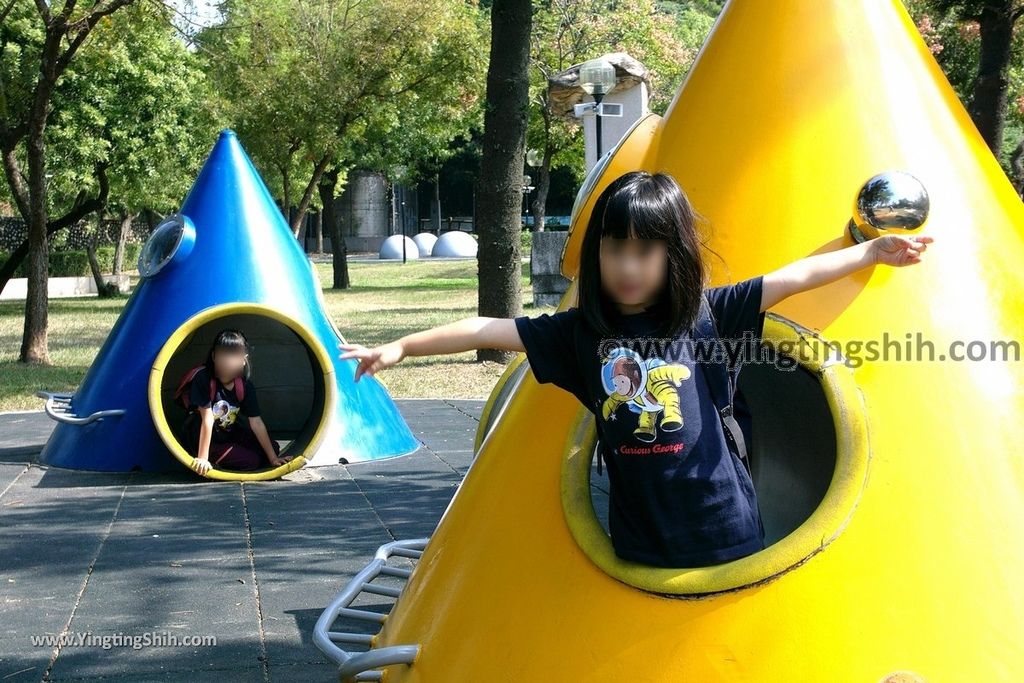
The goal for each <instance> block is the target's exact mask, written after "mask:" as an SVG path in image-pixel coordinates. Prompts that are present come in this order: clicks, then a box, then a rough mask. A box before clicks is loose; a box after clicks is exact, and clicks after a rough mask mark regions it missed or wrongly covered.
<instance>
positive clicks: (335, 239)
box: [317, 169, 351, 289]
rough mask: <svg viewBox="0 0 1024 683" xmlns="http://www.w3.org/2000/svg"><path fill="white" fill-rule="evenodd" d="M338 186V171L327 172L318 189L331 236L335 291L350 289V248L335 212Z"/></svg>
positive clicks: (325, 221)
mask: <svg viewBox="0 0 1024 683" xmlns="http://www.w3.org/2000/svg"><path fill="white" fill-rule="evenodd" d="M337 186H338V170H337V169H331V170H330V171H325V172H324V174H323V176H322V177H321V180H320V184H319V185H318V186H317V188H318V189H319V191H320V203H321V204H322V205H323V207H324V209H323V212H324V226H325V228H326V230H327V234H328V235H330V236H331V264H332V266H333V270H334V284H333V285H332V288H333V289H348V287H349V285H350V284H351V283H350V282H349V279H348V248H347V247H346V246H345V236H344V235H343V234H342V230H341V225H340V224H339V222H338V215H337V214H338V212H337V211H335V210H334V191H335V188H336V187H337Z"/></svg>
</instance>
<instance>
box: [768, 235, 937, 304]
mask: <svg viewBox="0 0 1024 683" xmlns="http://www.w3.org/2000/svg"><path fill="white" fill-rule="evenodd" d="M934 241H935V240H934V239H933V238H932V237H930V236H928V235H912V236H903V235H883V236H881V237H876V238H875V239H872V240H868V241H866V242H861V243H859V244H855V245H853V246H850V247H845V248H843V249H837V250H836V251H829V252H825V253H823V254H814V255H813V256H808V257H806V258H802V259H800V260H798V261H793V262H792V263H787V264H786V265H784V266H782V267H781V268H779V269H777V270H773V271H772V272H770V273H767V274H766V275H765V276H764V282H763V287H762V293H761V310H762V311H766V310H768V309H769V308H771V307H772V306H774V305H775V304H777V303H779V302H780V301H782V300H783V299H785V298H786V297H789V296H792V295H794V294H797V293H798V292H803V291H806V290H808V289H814V288H815V287H820V286H821V285H824V284H828V283H829V282H833V281H835V280H838V279H840V278H842V277H845V276H847V275H849V274H850V273H853V272H856V271H858V270H860V269H861V268H867V267H868V266H873V265H877V264H884V265H889V266H897V267H900V266H909V265H912V264H914V263H920V262H921V254H923V253H924V251H925V249H927V248H928V245H929V244H930V243H931V242H934Z"/></svg>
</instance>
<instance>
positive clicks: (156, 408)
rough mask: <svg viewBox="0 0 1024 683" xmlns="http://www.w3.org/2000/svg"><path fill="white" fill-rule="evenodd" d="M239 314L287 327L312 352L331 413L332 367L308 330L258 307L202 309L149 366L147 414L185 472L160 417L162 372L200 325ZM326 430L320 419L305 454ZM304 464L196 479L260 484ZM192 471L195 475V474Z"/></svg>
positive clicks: (297, 460) (182, 454)
mask: <svg viewBox="0 0 1024 683" xmlns="http://www.w3.org/2000/svg"><path fill="white" fill-rule="evenodd" d="M242 313H250V314H255V315H262V316H266V317H268V318H272V319H274V320H277V321H278V322H280V323H282V324H284V325H285V326H287V327H288V328H289V329H290V330H291V331H292V332H294V333H295V334H297V335H298V336H299V338H300V339H302V341H303V342H305V344H306V346H307V347H309V349H310V350H312V352H313V355H314V356H315V357H316V359H317V362H318V363H319V365H320V367H319V370H320V372H321V373H322V375H323V381H324V409H323V415H331V414H332V413H333V412H334V402H335V400H336V396H335V391H336V388H335V383H334V365H333V363H331V359H330V357H329V356H328V355H327V351H326V350H324V347H323V345H321V344H320V342H319V341H317V339H316V337H314V336H313V335H312V334H311V333H310V332H309V330H307V329H306V328H305V326H303V325H302V324H301V323H299V322H298V321H297V320H295V319H293V318H290V317H289V316H286V315H284V314H283V313H281V312H280V311H276V310H274V309H272V308H270V307H268V306H264V305H262V304H254V303H229V304H220V305H217V306H211V307H210V308H206V309H203V310H202V311H200V312H199V313H196V314H195V315H194V316H192V317H191V318H189V319H188V320H186V321H185V322H184V323H182V324H181V325H180V326H179V327H178V329H176V330H175V331H174V333H173V334H172V335H171V336H170V337H169V338H168V339H167V341H166V342H164V345H163V348H161V349H160V353H158V354H157V356H156V360H155V361H154V362H153V369H152V370H151V371H150V373H149V392H148V393H149V412H150V414H151V415H152V417H153V424H154V425H156V431H157V433H158V434H159V435H160V439H161V440H162V441H163V442H164V445H165V446H167V448H168V450H170V451H171V454H172V455H174V457H175V458H177V459H178V460H180V461H181V463H182V464H184V465H185V466H186V467H188V468H189V470H192V463H194V462H195V458H194V457H192V456H191V455H189V453H188V451H186V450H185V449H184V448H182V446H181V444H180V443H178V440H177V439H176V438H175V436H174V432H173V431H172V430H171V427H170V425H169V424H168V423H167V416H166V415H165V414H164V405H163V400H162V398H161V395H160V386H161V383H162V380H163V375H164V370H165V369H166V368H167V364H168V363H169V362H170V360H171V358H172V357H173V356H174V353H175V352H176V351H177V350H178V348H179V347H180V346H181V344H182V342H184V341H185V339H187V338H188V336H189V335H190V334H192V333H193V332H195V331H196V330H197V329H199V327H201V326H202V325H203V324H205V323H207V322H209V321H210V320H214V319H216V318H222V317H224V316H226V315H235V314H242ZM315 371H316V369H315V368H314V372H315ZM326 426H327V420H325V419H321V420H320V423H319V424H318V425H317V428H316V431H315V432H314V433H313V437H312V438H311V439H310V441H309V443H308V444H307V445H306V452H307V453H310V452H313V451H315V450H316V449H317V447H318V446H319V445H320V442H321V441H323V438H324V433H325V431H326ZM306 462H307V459H306V455H305V454H301V455H297V456H295V457H294V458H292V459H291V460H289V461H288V462H286V463H285V464H283V465H281V466H279V467H275V468H273V469H270V470H264V471H260V472H236V471H233V470H219V469H216V468H210V470H209V471H208V472H207V473H206V474H205V475H200V476H205V477H206V478H207V479H219V480H223V481H260V480H265V479H277V478H278V477H281V476H283V475H285V474H288V473H289V472H293V471H295V470H297V469H299V468H300V467H302V466H303V465H305V464H306ZM192 471H193V472H195V470H192ZM197 474H198V472H197Z"/></svg>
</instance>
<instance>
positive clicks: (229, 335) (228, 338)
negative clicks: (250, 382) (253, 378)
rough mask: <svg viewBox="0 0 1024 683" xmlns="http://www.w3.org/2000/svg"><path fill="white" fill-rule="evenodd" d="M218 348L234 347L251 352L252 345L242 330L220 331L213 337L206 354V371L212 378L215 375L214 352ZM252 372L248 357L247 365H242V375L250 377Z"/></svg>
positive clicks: (246, 377) (244, 351)
mask: <svg viewBox="0 0 1024 683" xmlns="http://www.w3.org/2000/svg"><path fill="white" fill-rule="evenodd" d="M216 349H234V350H240V351H242V352H243V353H249V352H250V351H251V350H252V347H251V346H250V345H249V342H248V341H246V339H245V335H244V334H242V331H241V330H234V329H229V330H221V331H220V332H218V333H217V336H216V337H214V339H213V344H211V345H210V350H209V352H207V354H206V372H207V373H208V374H209V376H210V377H211V378H212V377H214V366H213V352H214V351H215V350H216ZM251 374H252V373H251V366H250V364H249V359H248V358H246V359H245V365H244V366H243V367H242V377H244V378H245V379H249V377H250V375H251Z"/></svg>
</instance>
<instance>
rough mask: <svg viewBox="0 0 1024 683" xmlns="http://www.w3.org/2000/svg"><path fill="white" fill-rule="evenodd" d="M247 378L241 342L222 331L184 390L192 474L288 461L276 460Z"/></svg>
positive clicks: (275, 448)
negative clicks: (188, 410) (187, 410)
mask: <svg viewBox="0 0 1024 683" xmlns="http://www.w3.org/2000/svg"><path fill="white" fill-rule="evenodd" d="M249 373H250V365H249V344H248V342H247V341H246V339H245V336H244V335H243V334H242V333H241V332H240V331H239V330H221V331H220V332H219V333H218V334H217V337H216V338H215V339H214V341H213V344H212V345H211V347H210V351H209V353H208V354H207V355H206V367H204V368H202V369H201V370H199V371H198V372H196V374H195V376H194V377H193V378H192V383H191V386H190V387H189V398H190V403H191V405H192V410H191V411H190V412H189V414H188V416H187V417H186V418H185V432H186V434H187V435H188V438H189V446H190V448H189V450H190V453H191V454H192V455H193V456H194V457H195V461H194V462H193V469H195V470H196V472H199V473H200V474H206V473H207V472H208V471H209V470H210V468H211V467H213V466H216V467H217V468H218V469H228V470H256V469H260V468H261V467H266V466H267V465H270V466H273V467H277V466H278V465H282V464H284V463H285V462H287V461H288V460H289V459H290V456H286V457H284V458H281V457H279V455H280V452H281V447H280V446H279V445H278V443H277V441H275V440H273V439H272V438H270V434H269V433H268V432H267V427H266V425H265V424H264V423H263V418H262V417H260V407H259V403H258V402H257V400H256V388H255V387H254V386H253V384H252V382H251V381H250V380H249ZM243 416H244V417H245V418H246V419H245V420H242V419H241V417H243Z"/></svg>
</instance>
